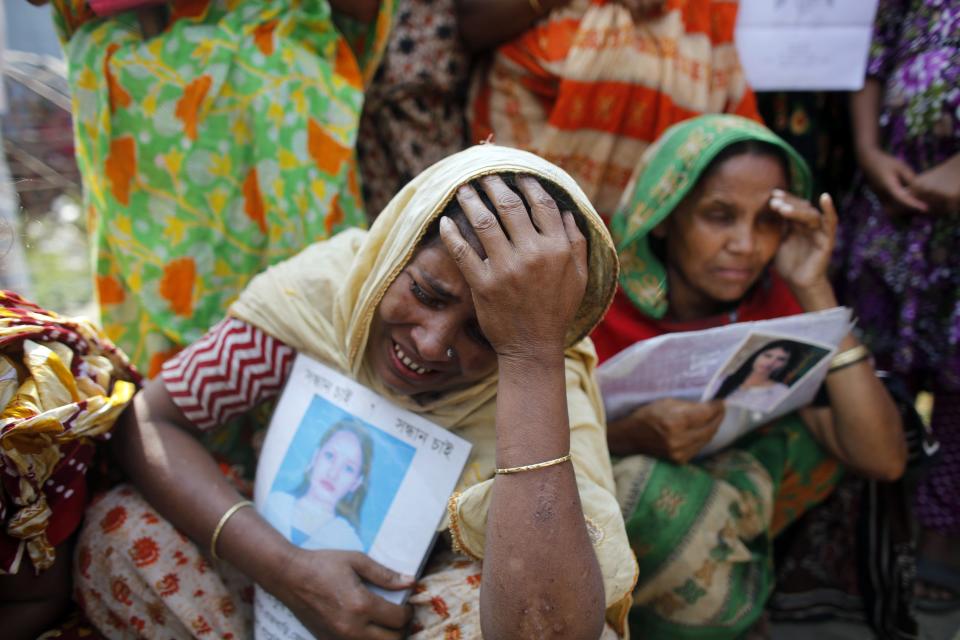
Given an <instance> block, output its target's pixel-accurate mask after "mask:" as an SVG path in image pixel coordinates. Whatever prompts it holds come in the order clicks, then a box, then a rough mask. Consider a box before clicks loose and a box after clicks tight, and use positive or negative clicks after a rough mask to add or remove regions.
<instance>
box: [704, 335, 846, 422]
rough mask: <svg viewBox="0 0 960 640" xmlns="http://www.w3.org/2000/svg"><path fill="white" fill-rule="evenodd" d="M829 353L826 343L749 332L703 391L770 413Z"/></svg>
mask: <svg viewBox="0 0 960 640" xmlns="http://www.w3.org/2000/svg"><path fill="white" fill-rule="evenodd" d="M830 353H831V349H830V347H829V346H827V345H820V344H816V343H812V342H803V341H800V340H796V339H793V338H784V337H781V336H776V335H770V334H762V333H751V334H749V335H748V336H747V337H746V338H745V339H744V340H743V342H741V343H740V345H739V346H738V347H737V348H736V349H735V350H734V352H733V354H732V355H731V356H730V358H729V359H728V360H727V361H726V363H725V364H724V365H723V366H722V367H721V368H720V371H718V372H717V375H716V376H714V378H713V380H712V381H711V382H710V385H709V386H708V388H707V393H706V394H704V395H705V396H706V397H707V398H709V399H713V400H723V401H724V402H726V403H727V404H731V405H734V406H739V407H743V408H745V409H749V410H751V411H757V412H760V413H769V412H770V411H772V410H773V409H775V408H776V407H777V405H779V404H780V403H781V402H782V401H783V400H784V399H785V398H787V397H788V396H789V395H790V394H791V393H792V392H793V390H794V389H796V388H797V387H798V386H799V383H800V382H801V381H802V380H803V379H804V378H805V377H806V376H807V375H808V374H810V373H811V372H812V371H813V369H814V368H815V367H816V366H817V365H818V364H820V363H822V362H823V361H824V360H825V359H826V358H827V357H828V356H829V355H830Z"/></svg>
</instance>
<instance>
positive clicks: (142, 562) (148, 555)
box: [127, 537, 160, 567]
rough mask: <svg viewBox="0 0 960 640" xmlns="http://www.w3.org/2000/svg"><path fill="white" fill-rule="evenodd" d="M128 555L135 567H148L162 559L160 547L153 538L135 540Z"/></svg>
mask: <svg viewBox="0 0 960 640" xmlns="http://www.w3.org/2000/svg"><path fill="white" fill-rule="evenodd" d="M127 553H128V554H129V555H130V559H131V560H133V564H134V565H135V566H137V567H146V566H149V565H151V564H153V563H154V562H156V561H157V560H158V559H159V558H160V547H158V546H157V543H156V542H154V540H153V538H146V537H145V538H139V539H137V540H134V542H133V546H132V547H130V550H129V551H127Z"/></svg>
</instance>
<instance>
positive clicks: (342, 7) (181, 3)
mask: <svg viewBox="0 0 960 640" xmlns="http://www.w3.org/2000/svg"><path fill="white" fill-rule="evenodd" d="M94 4H95V5H98V6H101V5H102V6H103V9H102V10H103V11H104V12H108V11H113V10H115V9H116V7H115V6H114V5H116V4H117V3H113V4H111V3H94ZM121 4H122V3H121ZM156 4H157V3H156V2H143V3H139V5H143V6H140V10H138V17H141V18H143V17H144V16H145V15H146V16H148V17H149V18H150V20H146V21H145V20H141V25H142V26H141V30H142V31H143V33H141V32H140V30H138V29H137V28H136V26H135V25H136V20H134V19H133V18H134V16H133V15H130V14H129V12H121V13H118V14H112V15H105V16H101V15H97V14H96V13H95V10H96V8H91V6H90V4H89V3H87V2H85V1H83V0H55V2H54V7H55V21H56V24H57V27H58V30H59V33H60V36H61V40H62V42H63V46H64V52H65V55H66V58H67V60H68V62H69V70H70V73H69V81H70V87H71V90H72V94H73V104H74V118H75V134H76V138H77V140H76V144H77V161H78V164H79V166H80V171H81V175H82V178H83V186H84V205H85V208H86V210H87V212H88V215H89V216H90V219H91V225H90V232H91V234H92V241H93V244H94V245H95V251H96V285H97V286H96V290H97V297H98V302H99V305H100V311H101V316H102V322H103V326H104V329H105V330H106V332H107V334H108V335H109V336H110V337H111V338H112V339H113V340H114V341H115V342H116V343H117V345H118V346H120V347H121V348H122V349H124V350H125V351H126V352H127V353H128V354H129V355H130V358H131V360H132V361H133V362H134V364H135V365H136V366H137V367H138V368H139V369H141V370H142V371H143V372H144V373H145V374H147V375H148V376H153V375H155V374H156V373H157V372H158V371H159V370H160V366H161V365H162V363H163V362H164V360H166V359H167V358H169V357H170V356H172V355H173V354H174V353H175V352H176V351H177V350H179V349H180V348H181V347H182V346H183V345H185V344H188V343H190V342H193V341H194V340H196V339H198V338H199V337H200V336H202V335H203V334H204V333H205V332H206V330H207V329H208V328H209V326H210V325H212V324H213V323H214V322H215V321H216V319H218V318H219V317H221V316H222V314H223V313H224V311H225V310H226V308H227V307H228V306H229V305H230V303H231V302H232V301H233V300H234V299H235V297H236V296H237V295H238V294H239V292H240V291H241V290H242V289H243V287H244V286H245V285H246V283H247V282H248V281H249V279H250V278H251V277H253V275H254V274H255V273H257V272H259V271H261V270H262V269H263V268H265V267H267V266H268V265H270V264H273V263H275V262H277V261H279V260H282V259H284V258H286V257H289V256H291V255H293V254H294V253H296V252H297V251H299V250H300V249H302V248H303V247H304V246H306V245H307V244H309V243H311V242H313V241H316V240H320V239H323V238H325V237H328V236H329V235H331V234H333V233H334V232H335V231H337V230H339V229H343V228H346V227H349V226H354V225H362V224H364V223H365V217H364V209H363V204H362V198H361V195H360V187H359V180H358V176H357V170H356V162H355V143H356V136H357V128H358V126H359V118H360V109H361V107H362V103H363V93H364V88H365V86H366V85H367V83H368V82H369V81H370V79H371V77H372V75H373V72H374V70H375V69H376V67H377V64H378V63H379V59H380V56H381V54H382V52H383V49H384V47H385V45H386V39H387V35H388V33H389V30H390V25H391V21H392V18H393V13H394V11H393V10H394V6H395V3H394V1H393V0H363V1H362V2H351V1H347V0H331V1H330V2H327V1H325V0H305V1H304V2H300V3H286V2H282V3H276V2H268V1H266V0H250V1H248V2H243V3H233V2H227V1H226V0H178V1H175V2H168V3H163V4H161V5H160V6H159V8H158V7H157V6H155V5H156ZM139 5H138V6H139ZM147 5H149V8H148V9H145V8H144V7H146V6H147Z"/></svg>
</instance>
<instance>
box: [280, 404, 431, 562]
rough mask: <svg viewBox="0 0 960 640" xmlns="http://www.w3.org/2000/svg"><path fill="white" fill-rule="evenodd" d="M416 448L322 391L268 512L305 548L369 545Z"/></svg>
mask: <svg viewBox="0 0 960 640" xmlns="http://www.w3.org/2000/svg"><path fill="white" fill-rule="evenodd" d="M413 453H414V450H413V448H412V447H410V446H409V445H407V444H406V443H404V442H401V441H400V440H398V439H396V438H393V437H392V436H390V435H388V434H386V433H384V432H382V431H380V430H379V429H377V428H376V427H373V426H372V425H369V424H367V423H365V422H363V421H361V420H359V419H357V418H355V417H353V416H351V415H349V414H347V413H345V412H343V411H342V410H340V409H339V408H337V407H334V406H333V405H331V404H329V403H328V402H326V401H325V400H323V399H321V398H315V399H314V402H313V404H312V406H311V408H310V410H308V412H307V414H306V415H305V416H304V419H303V423H302V424H301V426H300V429H299V430H298V432H297V435H296V436H295V437H294V439H293V440H292V441H291V443H290V447H289V449H288V450H287V453H286V455H285V456H284V461H283V464H282V465H281V470H280V472H279V473H278V474H277V478H276V479H275V480H274V483H273V487H272V489H271V491H270V495H269V497H268V498H267V501H266V503H265V505H264V516H265V517H266V519H267V520H268V521H269V522H270V524H272V525H273V526H274V527H275V528H276V529H277V530H278V531H280V532H281V533H283V535H284V536H286V537H287V539H288V540H290V541H291V542H293V543H294V544H295V545H297V546H299V547H302V548H304V549H342V550H347V551H367V550H369V548H370V545H371V544H372V542H373V540H374V538H376V534H377V532H378V531H379V529H380V525H381V523H382V522H383V518H384V516H385V515H386V512H387V510H388V508H389V506H390V503H391V502H392V500H393V497H394V495H395V493H396V489H397V487H399V485H400V480H401V479H402V478H403V474H404V473H405V472H406V469H407V467H408V466H409V464H410V460H412V458H413ZM375 469H376V471H375Z"/></svg>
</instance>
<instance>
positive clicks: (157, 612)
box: [147, 602, 167, 627]
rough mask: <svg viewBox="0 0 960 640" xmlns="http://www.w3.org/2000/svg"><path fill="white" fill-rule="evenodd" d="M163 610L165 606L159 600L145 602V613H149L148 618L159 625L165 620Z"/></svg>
mask: <svg viewBox="0 0 960 640" xmlns="http://www.w3.org/2000/svg"><path fill="white" fill-rule="evenodd" d="M165 612H166V607H164V606H163V604H162V603H160V602H151V603H149V604H147V613H149V614H150V619H151V620H153V622H154V623H155V624H158V625H160V626H161V627H162V626H163V625H164V624H166V622H167V616H166V615H165Z"/></svg>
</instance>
